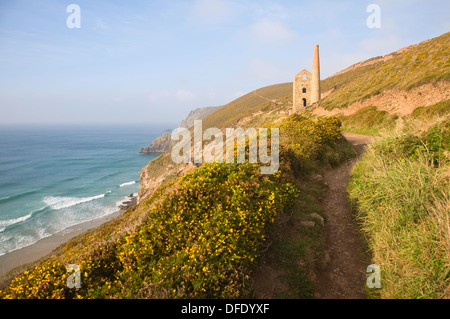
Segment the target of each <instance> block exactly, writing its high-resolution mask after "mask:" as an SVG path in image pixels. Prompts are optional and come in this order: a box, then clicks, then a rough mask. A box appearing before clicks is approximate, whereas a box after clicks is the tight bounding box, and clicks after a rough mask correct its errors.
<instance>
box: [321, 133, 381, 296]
mask: <svg viewBox="0 0 450 319" xmlns="http://www.w3.org/2000/svg"><path fill="white" fill-rule="evenodd" d="M344 137H345V138H346V139H347V140H348V141H349V142H350V143H352V144H353V145H354V146H355V148H356V149H357V151H358V156H357V157H356V158H354V159H352V160H349V161H348V162H347V163H344V164H342V165H340V166H339V167H337V168H335V169H331V170H328V171H327V172H325V174H324V176H323V177H324V180H325V182H326V183H327V184H328V189H327V190H326V192H325V194H324V197H323V201H322V203H321V206H322V209H323V210H324V212H325V216H326V218H327V222H326V224H325V227H324V237H325V238H324V239H325V249H324V256H325V258H326V266H325V267H324V269H322V270H321V271H320V272H319V273H317V281H316V289H315V297H316V298H319V299H365V298H366V293H365V288H364V286H365V282H366V269H367V266H368V265H369V264H370V261H369V260H367V257H366V256H365V255H364V251H363V245H362V240H361V238H360V237H359V235H358V229H357V227H356V224H355V221H354V220H353V218H352V212H351V207H350V203H349V202H348V198H347V185H348V182H349V180H350V175H351V170H352V168H353V166H354V165H355V163H356V162H357V161H358V158H359V156H360V155H361V154H362V153H363V152H364V147H365V145H367V144H370V143H371V142H373V141H375V140H376V138H375V137H373V136H366V135H359V134H353V133H344Z"/></svg>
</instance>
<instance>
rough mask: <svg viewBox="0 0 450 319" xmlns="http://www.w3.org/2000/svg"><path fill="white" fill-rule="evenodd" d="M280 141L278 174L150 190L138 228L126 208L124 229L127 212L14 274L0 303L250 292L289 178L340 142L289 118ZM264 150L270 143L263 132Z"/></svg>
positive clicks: (223, 170) (216, 170) (289, 195)
mask: <svg viewBox="0 0 450 319" xmlns="http://www.w3.org/2000/svg"><path fill="white" fill-rule="evenodd" d="M280 142H281V145H280V170H279V171H278V172H277V173H276V174H272V175H262V174H261V173H260V164H249V163H244V164H226V163H210V164H204V165H203V166H201V167H200V168H198V169H196V170H194V171H192V172H190V173H188V174H187V175H185V176H183V177H179V178H176V179H173V180H172V181H171V182H170V183H167V184H165V186H164V187H165V189H166V191H165V192H158V191H155V192H154V194H152V196H150V197H151V198H150V199H148V198H147V199H144V200H143V201H142V203H141V204H140V206H139V207H140V208H139V209H142V210H144V214H143V215H142V216H143V217H142V218H141V220H140V221H139V222H137V219H136V217H131V216H135V215H136V212H134V211H133V210H132V211H130V214H131V215H130V216H129V218H133V221H132V222H131V219H130V220H129V221H130V223H129V225H128V224H127V223H126V221H127V219H126V218H127V214H128V212H127V213H126V214H125V215H123V216H121V219H120V220H119V221H117V222H115V223H112V224H111V225H110V226H108V227H106V228H105V229H104V230H102V231H100V233H99V234H103V236H100V235H98V233H95V232H94V233H93V234H89V235H85V236H84V237H81V238H80V239H78V241H74V242H69V243H68V245H66V246H65V248H63V249H62V250H61V253H60V255H59V256H56V257H51V258H47V259H46V260H45V261H44V262H41V263H38V264H37V266H35V267H34V268H32V269H30V270H27V271H26V272H23V273H21V274H20V275H18V276H17V277H16V278H15V279H14V280H13V281H12V282H11V283H10V284H9V285H8V286H7V287H6V288H5V289H3V290H1V291H0V297H1V298H239V297H247V296H249V295H251V291H250V288H249V282H250V275H251V273H252V271H253V269H254V268H255V266H256V260H257V259H258V257H259V255H260V251H259V249H260V247H261V244H262V243H263V242H264V240H265V237H266V231H267V225H268V224H271V223H272V222H273V221H274V218H275V216H276V215H277V213H279V212H285V211H286V210H289V209H290V208H291V205H293V204H294V200H295V199H296V198H297V197H298V196H299V190H298V188H297V187H296V186H295V185H294V184H295V183H296V179H295V178H296V177H297V176H299V174H300V173H302V172H303V173H307V172H309V170H308V169H305V161H306V160H307V161H310V162H311V163H312V162H314V161H316V162H317V161H320V160H321V159H324V158H327V157H329V156H330V154H331V153H330V150H334V148H337V145H341V144H338V143H342V139H341V132H340V122H339V120H338V119H336V118H323V119H319V120H317V121H311V120H308V119H306V118H304V117H301V116H298V115H294V116H291V117H289V118H288V119H286V120H285V121H284V122H283V123H282V125H281V127H280ZM267 143H268V144H269V145H270V144H271V143H272V141H271V138H270V135H269V138H268V141H267ZM305 145H307V147H305ZM333 152H334V153H336V154H338V153H339V152H337V151H335V150H334V151H333ZM338 156H341V155H338ZM342 156H343V155H342ZM161 187H162V186H161ZM114 227H117V232H115V231H114ZM123 229H126V231H124V230H123ZM96 234H97V235H96ZM89 238H96V239H95V240H94V239H92V240H91V239H89ZM100 238H101V240H99V239H100ZM87 245H89V246H87ZM77 249H79V251H78V250H77ZM68 264H77V265H78V266H79V267H80V270H81V273H80V275H81V287H80V288H73V289H69V288H68V287H67V284H66V280H67V278H68V277H69V276H70V275H71V274H70V273H68V272H66V266H67V265H68Z"/></svg>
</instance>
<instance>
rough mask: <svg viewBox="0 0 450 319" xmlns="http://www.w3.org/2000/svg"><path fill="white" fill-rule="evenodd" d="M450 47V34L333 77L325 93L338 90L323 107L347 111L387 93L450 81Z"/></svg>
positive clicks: (326, 86)
mask: <svg viewBox="0 0 450 319" xmlns="http://www.w3.org/2000/svg"><path fill="white" fill-rule="evenodd" d="M449 47H450V32H449V33H445V34H443V35H441V36H439V37H437V38H434V39H431V40H428V41H425V42H423V43H420V44H418V45H416V46H415V47H413V48H411V49H410V50H408V51H406V52H404V53H400V54H394V56H393V57H392V58H391V59H389V60H387V61H382V60H381V61H380V62H377V63H375V64H371V65H366V66H363V67H360V68H357V69H354V70H350V71H348V72H345V73H342V74H339V75H336V76H333V77H330V78H328V79H326V80H324V81H323V82H322V84H321V85H322V87H323V88H322V91H326V90H327V89H331V88H335V90H334V91H333V92H332V93H331V94H330V95H328V96H327V97H325V98H324V99H323V100H322V101H320V105H321V106H323V107H324V108H326V109H334V108H343V107H347V106H349V105H351V104H352V103H355V102H358V101H362V100H364V99H367V98H369V97H371V96H374V95H377V94H379V93H381V92H382V91H384V90H392V89H402V90H409V89H411V88H413V87H416V86H419V85H422V84H425V83H434V82H438V81H441V80H444V81H449V80H450V61H449V59H448V48H449Z"/></svg>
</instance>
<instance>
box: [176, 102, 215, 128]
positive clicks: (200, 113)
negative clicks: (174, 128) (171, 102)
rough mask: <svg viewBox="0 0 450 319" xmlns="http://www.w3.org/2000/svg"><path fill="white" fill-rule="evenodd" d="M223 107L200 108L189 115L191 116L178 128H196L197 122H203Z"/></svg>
mask: <svg viewBox="0 0 450 319" xmlns="http://www.w3.org/2000/svg"><path fill="white" fill-rule="evenodd" d="M220 107H221V106H210V107H200V108H197V109H195V110H193V111H191V112H190V113H189V115H188V116H187V117H186V118H185V119H184V120H183V121H181V123H180V125H179V126H178V127H185V128H190V127H191V126H194V121H195V120H202V119H204V118H205V117H207V116H208V115H209V114H212V113H214V112H215V111H216V110H218V109H219V108H220Z"/></svg>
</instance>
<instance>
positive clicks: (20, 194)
mask: <svg viewBox="0 0 450 319" xmlns="http://www.w3.org/2000/svg"><path fill="white" fill-rule="evenodd" d="M167 128H168V127H155V126H150V125H147V126H143V125H140V126H118V127H112V126H109V127H107V126H97V127H94V126H68V127H62V126H59V127H48V126H47V127H43V126H40V127H37V126H36V127H24V126H22V127H0V255H4V254H6V253H8V252H11V251H14V250H17V249H20V248H23V247H26V246H29V245H32V244H33V243H35V242H37V241H38V240H39V239H42V238H45V237H48V236H51V235H53V234H55V233H58V232H64V230H66V229H67V228H68V227H71V226H74V225H77V224H80V223H83V222H87V221H90V220H93V219H97V218H100V217H103V216H106V215H108V214H111V213H114V212H116V211H117V210H118V205H120V204H121V203H122V202H123V201H124V200H125V199H126V197H127V196H128V195H130V194H134V195H136V194H137V192H138V190H139V171H140V170H141V168H142V167H143V166H145V165H146V164H147V163H148V162H149V161H150V160H151V159H153V158H155V157H156V155H142V154H139V153H138V152H139V150H140V148H142V147H145V146H148V145H150V143H151V142H152V141H153V140H154V139H155V138H156V137H157V136H159V135H161V134H163V133H164V130H165V129H167ZM66 231H67V230H66Z"/></svg>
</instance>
